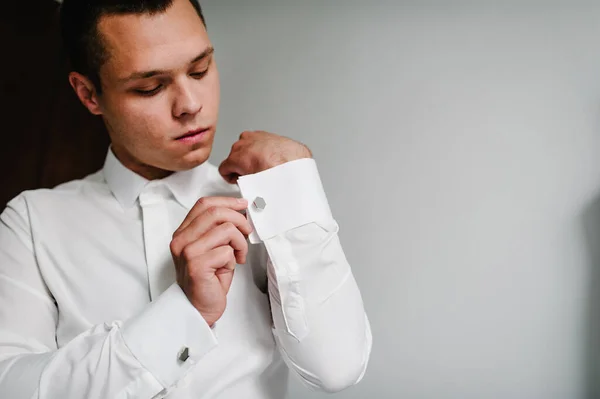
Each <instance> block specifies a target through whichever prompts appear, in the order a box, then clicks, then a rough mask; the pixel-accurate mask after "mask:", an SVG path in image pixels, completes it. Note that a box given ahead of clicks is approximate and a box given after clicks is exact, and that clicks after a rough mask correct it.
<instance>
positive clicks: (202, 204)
mask: <svg viewBox="0 0 600 399" xmlns="http://www.w3.org/2000/svg"><path fill="white" fill-rule="evenodd" d="M208 205H209V201H208V198H206V197H202V198H200V199H199V200H198V201H196V206H199V207H206V206H208Z"/></svg>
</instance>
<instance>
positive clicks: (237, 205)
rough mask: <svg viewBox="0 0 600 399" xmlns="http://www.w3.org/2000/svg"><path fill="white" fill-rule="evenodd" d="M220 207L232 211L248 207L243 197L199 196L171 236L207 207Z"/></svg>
mask: <svg viewBox="0 0 600 399" xmlns="http://www.w3.org/2000/svg"><path fill="white" fill-rule="evenodd" d="M213 207H220V208H229V209H232V210H234V211H243V210H244V209H246V208H248V201H247V200H245V199H244V198H232V197H203V198H200V199H199V200H198V201H197V202H196V204H195V205H194V206H193V207H192V209H191V210H190V212H189V213H188V214H187V216H186V217H185V219H184V220H183V222H181V225H180V226H179V228H178V229H177V230H176V231H175V233H174V234H173V236H175V235H176V234H177V233H178V232H180V231H181V230H183V229H185V228H186V227H187V226H188V225H189V224H190V223H191V222H192V221H193V220H194V219H196V218H197V217H198V216H199V215H201V214H203V213H204V212H206V211H207V210H208V209H209V208H213Z"/></svg>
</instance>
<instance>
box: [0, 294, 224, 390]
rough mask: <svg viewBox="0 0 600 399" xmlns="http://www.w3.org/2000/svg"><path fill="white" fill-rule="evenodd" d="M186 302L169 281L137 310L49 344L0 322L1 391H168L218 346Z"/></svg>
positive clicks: (204, 324)
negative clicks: (184, 353)
mask: <svg viewBox="0 0 600 399" xmlns="http://www.w3.org/2000/svg"><path fill="white" fill-rule="evenodd" d="M186 301H187V300H186V299H185V296H184V295H183V293H181V292H180V290H179V288H178V287H177V286H175V285H174V286H172V287H171V288H170V289H169V290H167V291H166V292H165V293H164V294H163V296H161V297H160V298H159V299H158V300H157V301H155V302H153V303H152V304H150V305H149V306H148V307H147V308H146V309H144V310H143V311H142V312H141V313H140V314H138V315H137V316H135V317H133V318H131V319H129V320H127V321H125V322H119V321H115V322H112V323H105V324H103V325H97V326H95V327H93V328H92V329H90V330H88V331H85V332H83V333H82V334H80V335H78V336H77V337H76V338H74V339H73V340H72V341H70V342H69V343H68V344H67V345H65V346H63V347H61V348H58V349H56V348H54V350H53V349H52V348H46V350H43V349H42V346H41V345H38V346H37V348H33V347H32V345H31V344H30V343H28V342H26V341H25V340H24V339H23V338H20V337H19V335H18V334H11V333H10V332H9V330H8V328H9V327H10V326H7V327H4V326H3V327H2V330H1V331H0V340H1V341H2V342H0V359H2V360H1V361H0V396H2V397H10V398H27V399H28V398H33V397H35V398H48V399H51V398H65V399H69V398H120V397H135V398H148V399H150V398H153V397H155V396H156V395H158V394H160V393H161V392H164V393H166V392H168V391H170V390H172V389H174V388H175V387H176V385H177V383H178V381H179V380H180V379H182V378H183V377H184V376H185V375H186V374H187V373H188V372H189V371H190V370H191V368H193V367H194V365H195V364H196V363H197V362H199V361H201V359H202V357H203V356H204V355H205V354H206V353H208V352H209V351H210V350H212V348H214V347H215V346H216V345H217V344H216V340H215V338H214V337H213V335H212V332H211V331H210V328H209V327H208V326H207V325H206V323H205V322H204V320H203V319H202V318H201V316H200V315H199V314H197V312H196V311H195V309H193V308H192V307H191V305H190V304H189V302H188V303H187V304H186ZM30 341H32V342H36V341H37V340H35V339H34V338H32V339H30ZM184 346H188V347H189V348H190V350H189V354H190V357H189V359H187V360H186V361H182V360H180V359H179V358H178V352H179V351H180V350H181V349H182V348H183V347H184ZM40 352H42V353H40Z"/></svg>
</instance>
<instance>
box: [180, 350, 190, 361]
mask: <svg viewBox="0 0 600 399" xmlns="http://www.w3.org/2000/svg"><path fill="white" fill-rule="evenodd" d="M189 357H190V349H189V348H188V347H187V346H186V347H185V348H183V350H182V351H181V352H179V360H181V361H182V362H185V361H186V360H188V358H189Z"/></svg>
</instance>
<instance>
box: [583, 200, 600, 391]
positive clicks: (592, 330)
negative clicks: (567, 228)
mask: <svg viewBox="0 0 600 399" xmlns="http://www.w3.org/2000/svg"><path fill="white" fill-rule="evenodd" d="M583 228H584V232H585V243H586V246H587V252H588V256H589V260H590V273H589V281H588V287H587V288H588V293H589V294H588V302H587V304H586V306H587V308H586V315H585V320H586V321H587V324H586V325H585V327H584V334H585V336H584V345H583V348H584V351H585V353H584V354H583V359H584V362H585V364H584V371H585V385H586V386H585V392H586V395H585V398H586V399H599V398H600V194H597V195H596V197H595V199H594V201H593V202H592V203H591V204H590V205H588V206H587V207H586V209H585V210H584V212H583Z"/></svg>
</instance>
